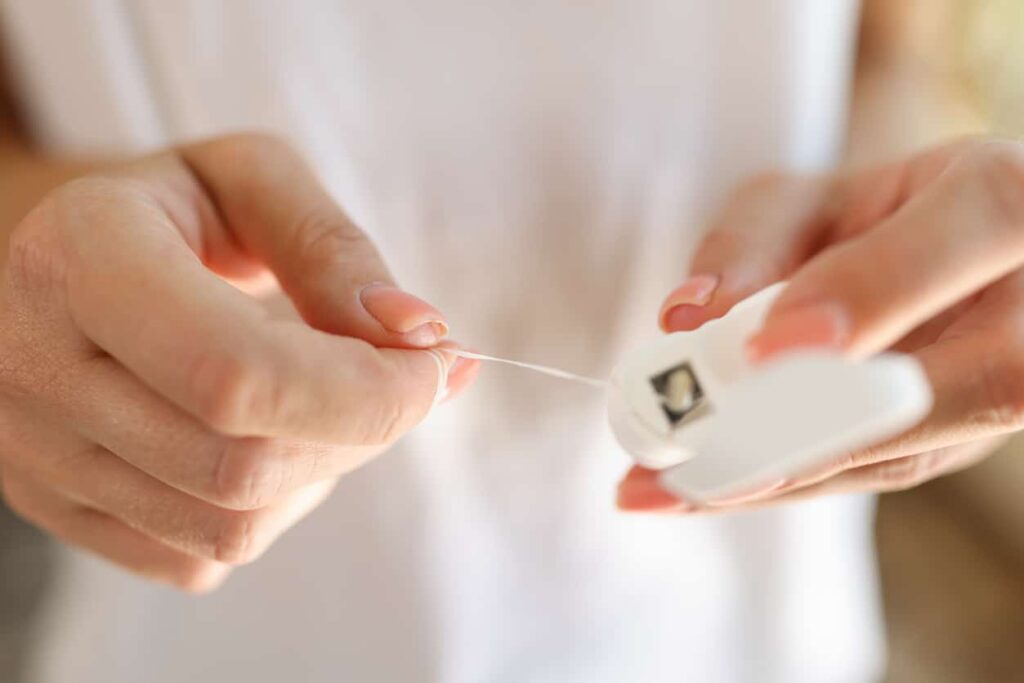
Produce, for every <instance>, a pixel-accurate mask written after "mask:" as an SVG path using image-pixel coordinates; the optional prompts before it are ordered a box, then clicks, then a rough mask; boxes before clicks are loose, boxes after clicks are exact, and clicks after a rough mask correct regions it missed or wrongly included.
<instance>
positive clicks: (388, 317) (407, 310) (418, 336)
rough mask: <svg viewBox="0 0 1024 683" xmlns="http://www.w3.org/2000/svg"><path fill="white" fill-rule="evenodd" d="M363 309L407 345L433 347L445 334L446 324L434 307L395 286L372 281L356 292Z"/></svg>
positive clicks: (446, 332) (446, 333)
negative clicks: (400, 336)
mask: <svg viewBox="0 0 1024 683" xmlns="http://www.w3.org/2000/svg"><path fill="white" fill-rule="evenodd" d="M359 301H360V302H361V303H362V304H363V308H365V309H366V312H367V313H369V314H370V315H371V316H372V317H373V318H374V319H375V320H376V321H377V322H379V323H380V324H381V326H382V327H383V328H384V329H385V330H387V331H388V332H394V333H396V334H400V335H402V337H403V339H404V340H405V341H406V343H408V344H412V345H414V346H434V345H435V344H437V343H438V342H440V341H441V340H442V339H444V338H445V337H447V336H448V323H446V322H445V320H444V316H443V315H441V312H440V311H438V310H437V309H436V308H434V307H433V306H431V305H430V304H428V303H427V302H426V301H423V300H422V299H420V298H418V297H415V296H413V295H412V294H409V293H408V292H404V291H402V290H401V289H398V288H397V287H392V286H390V285H385V284H380V283H375V284H371V285H367V286H366V287H364V288H363V289H362V291H360V292H359Z"/></svg>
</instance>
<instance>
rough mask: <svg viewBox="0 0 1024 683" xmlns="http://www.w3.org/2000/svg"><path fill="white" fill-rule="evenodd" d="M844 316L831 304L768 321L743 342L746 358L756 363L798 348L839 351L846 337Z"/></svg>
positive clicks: (845, 317)
mask: <svg viewBox="0 0 1024 683" xmlns="http://www.w3.org/2000/svg"><path fill="white" fill-rule="evenodd" d="M849 330H850V324H849V320H848V318H847V316H846V314H845V313H844V312H843V311H842V309H840V308H839V307H838V306H836V305H834V304H818V305H815V306H808V307H805V308H798V309H796V310H794V311H791V312H789V313H785V314H783V315H782V316H781V317H780V318H778V319H777V320H775V321H771V322H769V323H768V324H767V325H766V326H765V328H764V329H762V330H761V331H760V332H758V333H757V334H755V335H754V336H753V337H751V338H750V339H748V340H747V344H746V351H747V358H748V359H750V361H752V362H758V361H762V360H765V359H767V358H770V357H772V356H774V355H776V354H778V353H781V352H783V351H787V350H790V349H798V348H821V349H839V348H841V347H842V346H843V344H845V343H846V341H847V339H848V337H849Z"/></svg>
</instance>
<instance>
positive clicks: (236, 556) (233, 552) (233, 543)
mask: <svg viewBox="0 0 1024 683" xmlns="http://www.w3.org/2000/svg"><path fill="white" fill-rule="evenodd" d="M263 527H264V522H263V515H262V514H261V513H260V512H259V511H253V510H247V511H239V512H234V511H232V512H226V513H224V514H222V515H220V516H219V519H218V520H217V529H216V536H215V540H214V543H213V559H215V560H216V561H217V562H223V563H225V564H233V565H238V564H248V563H249V562H252V561H254V560H256V559H257V558H258V557H259V556H260V555H261V554H262V553H263V550H264V549H265V548H264V545H265V544H264V542H263V538H264V533H263Z"/></svg>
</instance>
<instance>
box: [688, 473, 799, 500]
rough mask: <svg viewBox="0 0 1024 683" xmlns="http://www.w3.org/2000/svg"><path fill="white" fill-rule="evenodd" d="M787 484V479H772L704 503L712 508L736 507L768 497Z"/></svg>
mask: <svg viewBox="0 0 1024 683" xmlns="http://www.w3.org/2000/svg"><path fill="white" fill-rule="evenodd" d="M788 483H789V480H788V479H773V480H771V481H769V482H767V483H761V484H757V485H755V486H751V487H749V488H746V489H740V490H739V491H733V492H731V493H729V494H727V495H724V496H717V497H713V498H709V499H707V500H705V501H704V502H705V503H706V504H708V505H713V506H722V505H738V504H740V503H746V502H749V501H751V500H756V499H758V498H761V497H762V496H766V495H768V494H769V493H771V492H773V491H778V490H779V489H781V488H782V487H783V486H785V485H786V484H788Z"/></svg>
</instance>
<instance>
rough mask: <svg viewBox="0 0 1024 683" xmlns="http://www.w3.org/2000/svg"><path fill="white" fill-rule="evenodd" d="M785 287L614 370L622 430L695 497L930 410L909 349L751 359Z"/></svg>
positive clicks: (784, 474)
mask: <svg viewBox="0 0 1024 683" xmlns="http://www.w3.org/2000/svg"><path fill="white" fill-rule="evenodd" d="M784 286H785V283H779V284H777V285H773V286H771V287H768V288H767V289H764V290H762V291H761V292H759V293H757V294H755V295H754V296H751V297H750V298H748V299H746V300H745V301H742V302H740V303H739V304H737V305H736V306H735V307H734V308H733V309H732V311H730V312H729V314H728V315H726V316H725V317H724V318H721V319H719V320H714V321H711V322H708V323H707V324H705V325H704V326H703V327H701V328H700V329H699V330H696V331H693V332H677V333H674V334H670V335H668V336H666V337H662V338H661V339H658V340H657V341H655V342H652V343H651V344H648V345H646V346H642V347H640V348H637V349H635V350H633V351H632V352H631V353H629V354H628V355H627V356H626V357H625V358H624V359H623V360H622V361H621V362H620V363H619V365H618V367H616V369H615V371H614V372H613V373H612V378H611V384H610V391H609V408H608V410H609V419H610V422H611V426H612V430H613V432H614V433H615V436H616V438H617V439H618V440H619V443H621V444H622V447H623V448H625V449H626V450H627V451H628V452H629V453H630V454H632V456H633V457H634V459H635V460H636V461H637V462H638V463H640V464H641V465H644V466H646V467H650V468H653V469H660V470H663V471H662V473H661V475H660V482H661V484H662V485H663V486H664V487H665V488H666V489H667V490H669V491H672V492H673V493H676V494H677V495H679V496H681V497H683V498H684V499H686V500H690V501H698V502H699V501H701V500H706V499H709V498H713V497H717V496H723V495H727V494H729V493H731V492H735V491H739V490H742V489H745V488H748V487H751V486H756V485H758V484H761V483H764V482H769V481H774V480H777V479H780V478H788V477H792V476H794V475H796V474H799V473H800V472H801V471H804V470H806V469H808V468H812V467H814V466H816V465H818V464H824V463H825V462H827V461H828V460H830V459H834V458H837V457H840V456H842V455H844V454H847V453H850V452H853V451H855V450H857V449H860V448H864V447H867V446H870V445H873V444H876V443H878V442H880V441H883V440H885V439H887V438H889V437H892V436H895V435H896V434H898V433H900V432H902V431H904V430H906V429H908V428H909V427H911V426H913V425H914V424H915V423H917V422H919V421H920V420H921V419H923V418H924V417H925V416H926V415H927V414H928V411H929V410H930V409H931V404H932V392H931V387H930V386H929V384H928V380H927V377H926V376H925V374H924V371H923V370H922V368H921V367H920V365H919V364H918V362H917V361H916V360H915V359H914V358H912V357H910V356H906V355H901V354H894V353H884V354H880V355H878V356H875V357H872V358H869V359H867V360H863V361H851V360H847V359H845V358H843V357H841V356H839V355H838V354H832V353H825V352H821V351H812V352H794V353H790V354H785V355H783V356H781V357H779V358H778V359H775V360H771V361H769V362H767V363H763V364H761V365H760V366H757V367H754V366H751V365H750V364H749V363H748V362H747V361H746V357H745V355H744V350H743V344H744V342H745V341H746V339H747V338H749V337H750V336H751V335H752V334H753V333H754V332H756V331H757V330H758V329H759V328H760V326H761V322H762V320H763V319H764V316H765V314H766V313H767V312H768V309H769V308H770V306H771V304H772V302H774V301H775V299H776V297H777V296H778V295H779V293H780V292H781V291H782V289H783V287H784Z"/></svg>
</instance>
